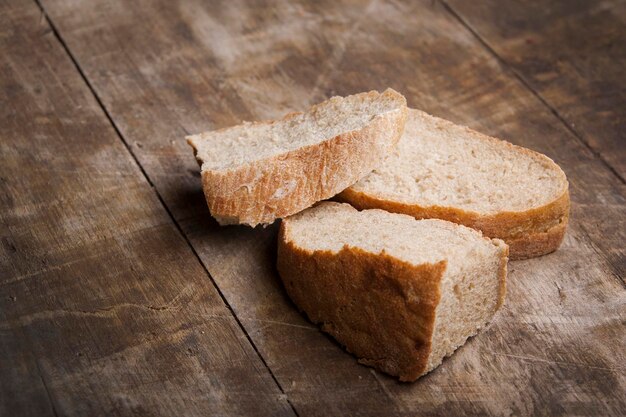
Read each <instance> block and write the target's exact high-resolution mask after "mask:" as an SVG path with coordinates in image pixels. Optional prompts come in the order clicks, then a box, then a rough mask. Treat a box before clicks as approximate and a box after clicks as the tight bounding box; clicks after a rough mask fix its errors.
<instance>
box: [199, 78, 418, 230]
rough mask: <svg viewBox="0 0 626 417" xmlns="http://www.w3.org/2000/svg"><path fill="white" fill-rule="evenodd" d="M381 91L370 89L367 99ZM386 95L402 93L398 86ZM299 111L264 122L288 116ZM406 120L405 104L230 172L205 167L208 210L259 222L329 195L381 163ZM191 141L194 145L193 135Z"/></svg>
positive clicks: (229, 219) (233, 220)
mask: <svg viewBox="0 0 626 417" xmlns="http://www.w3.org/2000/svg"><path fill="white" fill-rule="evenodd" d="M377 94H378V93H376V92H370V93H367V94H365V97H364V99H367V98H368V96H370V95H377ZM385 94H390V95H392V96H393V97H395V99H398V96H399V97H402V96H401V95H399V94H398V93H396V92H395V91H389V90H388V91H386V92H384V93H383V95H385ZM402 99H403V100H404V98H403V97H402ZM297 114H298V113H291V114H289V115H287V116H285V118H283V119H282V120H280V121H274V122H265V123H278V122H284V121H288V120H289V119H292V118H294V117H296V116H297ZM406 119H407V108H406V105H403V106H401V107H400V108H398V109H397V110H393V111H390V112H386V113H382V114H379V115H377V116H375V117H374V118H373V119H372V120H371V122H370V123H368V124H367V125H366V126H364V127H363V128H362V129H359V130H354V131H350V132H345V133H343V134H340V135H338V136H335V137H334V138H331V139H329V140H326V141H324V142H321V143H318V144H314V145H309V146H306V147H302V148H299V149H295V150H293V151H290V152H287V153H285V154H281V155H277V156H273V157H270V158H266V159H263V160H259V161H255V162H253V163H250V164H247V165H244V166H240V167H237V168H235V169H231V170H228V171H211V170H203V171H202V185H203V190H204V194H205V196H206V200H207V204H208V206H209V210H210V211H211V214H212V215H213V216H214V217H215V218H216V219H217V221H218V222H219V223H220V224H222V225H225V224H239V223H242V224H247V225H250V226H256V225H257V224H269V223H272V222H273V221H274V220H275V219H276V218H281V217H285V216H288V215H290V214H294V213H297V212H299V211H301V210H303V209H305V208H307V207H309V206H311V205H312V204H313V203H315V202H317V201H320V200H324V199H327V198H330V197H332V196H334V195H335V194H337V193H339V192H340V191H342V190H343V189H345V188H346V187H349V186H350V185H352V184H354V183H355V182H356V181H358V180H359V179H360V178H362V177H363V176H365V175H366V174H367V173H368V172H370V171H371V170H372V169H374V168H376V167H378V166H380V164H381V163H382V162H383V160H384V158H385V157H386V156H387V155H388V154H389V153H391V152H392V150H393V148H394V147H395V145H396V144H397V142H398V140H399V139H400V137H401V135H402V132H403V130H404V125H405V123H406ZM188 142H189V143H190V144H191V145H192V146H194V145H193V143H192V141H191V140H189V139H188ZM194 149H195V148H194Z"/></svg>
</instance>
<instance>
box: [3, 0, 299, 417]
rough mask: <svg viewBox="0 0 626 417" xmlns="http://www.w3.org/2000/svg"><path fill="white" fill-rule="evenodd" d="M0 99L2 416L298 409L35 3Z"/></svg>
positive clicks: (16, 28) (8, 31)
mask: <svg viewBox="0 0 626 417" xmlns="http://www.w3.org/2000/svg"><path fill="white" fill-rule="evenodd" d="M0 103H2V104H1V105H0V239H1V242H0V415H1V416H7V417H9V416H28V415H33V416H44V415H63V416H66V415H68V416H70V415H89V416H91V415H130V414H136V415H180V414H181V411H182V410H184V414H185V415H208V414H212V413H213V414H232V415H237V414H239V415H241V414H258V415H263V416H265V415H274V414H276V415H278V414H281V415H292V409H291V408H290V406H289V404H288V402H287V401H286V399H285V398H284V395H282V394H281V392H280V390H279V389H278V386H277V385H276V383H275V382H274V381H273V379H272V377H271V375H270V373H269V372H268V370H267V368H266V367H265V366H264V365H263V363H262V361H261V360H260V358H259V357H258V355H257V353H256V352H255V351H254V349H253V347H252V346H251V345H250V343H249V341H248V339H247V338H246V335H245V334H244V333H243V331H242V330H241V328H240V327H239V326H238V324H237V322H236V321H235V318H234V317H233V315H232V313H231V312H230V311H229V309H228V308H227V307H226V306H225V305H224V303H223V301H222V299H221V298H220V296H219V294H218V292H217V291H216V289H215V287H214V285H213V284H212V282H211V280H210V278H209V276H208V274H207V272H206V271H205V270H204V269H203V267H202V265H201V263H200V262H199V261H198V259H197V258H196V257H195V256H194V254H193V252H192V250H191V249H190V247H189V245H188V244H187V243H186V241H185V239H184V238H183V236H182V235H181V234H180V232H179V231H178V229H177V228H176V226H175V224H174V223H173V222H172V219H171V218H170V216H169V215H168V214H167V212H166V211H165V209H164V207H163V206H162V204H161V203H160V201H159V199H158V197H157V195H156V194H155V192H154V190H153V189H152V188H151V186H150V184H149V183H148V182H147V181H146V178H145V177H144V176H143V174H142V173H141V171H140V169H139V167H138V166H137V164H136V163H135V161H134V160H133V158H132V156H131V155H130V153H129V152H128V150H127V149H126V148H125V147H124V145H123V143H122V142H121V140H120V139H119V138H118V137H117V135H116V134H115V131H114V130H113V128H112V127H111V126H110V124H109V123H108V121H107V119H106V117H105V115H104V113H103V112H102V110H101V109H100V108H99V106H98V104H97V103H96V101H95V99H94V98H93V96H92V94H91V93H90V91H89V89H88V88H87V86H86V85H85V83H84V81H83V80H82V79H81V77H80V75H79V73H78V72H77V71H76V69H75V67H74V66H73V64H72V62H71V60H70V59H69V57H68V56H67V54H66V53H65V51H64V50H63V48H62V46H61V44H60V43H59V42H58V40H57V39H56V38H55V37H54V34H53V33H52V32H51V30H50V27H49V26H48V25H47V23H46V20H45V19H44V18H43V16H42V15H41V13H40V10H39V9H38V7H37V5H36V4H35V3H31V2H24V1H20V0H15V1H8V2H7V1H5V2H2V4H1V5H0Z"/></svg>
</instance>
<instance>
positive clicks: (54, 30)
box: [34, 0, 299, 417]
mask: <svg viewBox="0 0 626 417" xmlns="http://www.w3.org/2000/svg"><path fill="white" fill-rule="evenodd" d="M34 2H35V3H36V5H37V6H38V7H39V9H40V11H41V14H42V16H43V17H44V18H45V20H46V22H47V24H48V25H49V26H50V28H51V30H52V33H53V34H54V37H55V38H56V39H57V41H58V42H59V43H60V44H61V46H62V48H63V50H64V51H65V53H66V54H67V56H68V57H69V58H70V60H71V62H72V64H73V65H74V68H75V69H76V71H78V73H79V75H80V77H81V78H82V80H83V81H84V82H85V84H86V86H87V88H88V89H89V91H90V92H91V94H92V95H93V97H94V99H95V100H96V102H97V103H98V106H99V107H100V108H101V109H102V111H103V112H104V115H105V116H106V118H107V120H108V121H109V123H110V124H111V126H112V127H113V129H114V130H115V133H116V134H117V136H118V138H119V139H120V140H121V142H122V144H123V145H124V147H125V148H126V150H127V151H128V152H129V153H130V155H131V157H132V159H133V160H134V162H135V164H136V165H137V166H138V167H139V169H140V171H141V173H142V175H143V176H144V178H145V179H146V181H147V182H148V184H149V185H150V187H151V188H152V190H153V191H154V193H155V194H156V196H157V198H158V199H159V202H160V203H161V205H162V206H163V208H164V209H165V211H166V213H167V214H168V216H169V217H170V219H171V220H172V222H173V223H174V226H176V229H177V230H178V232H179V233H180V235H181V236H182V238H183V239H184V240H185V242H186V243H187V245H188V246H189V248H190V249H191V251H192V253H193V254H194V256H195V257H196V259H197V260H198V262H200V265H202V268H203V269H204V271H205V272H206V273H207V275H208V276H209V279H210V280H211V283H212V284H213V286H214V287H215V289H216V291H217V293H218V294H219V296H220V298H221V299H222V302H223V303H224V304H225V305H226V307H227V308H228V310H229V311H230V313H231V315H232V316H233V318H234V319H235V322H236V323H237V325H238V326H239V328H240V329H241V331H242V332H243V333H244V335H245V336H246V339H247V340H248V343H250V346H252V348H253V349H254V351H255V353H256V354H257V357H258V358H259V359H260V360H261V363H262V364H263V366H265V368H266V369H267V371H268V372H269V374H270V376H271V377H272V379H273V380H274V383H275V384H276V386H277V387H278V389H279V390H280V392H281V394H282V395H283V396H284V398H285V400H286V401H287V404H289V407H291V410H292V411H293V413H294V414H295V415H296V417H299V414H298V412H297V411H296V409H295V407H294V405H293V404H292V403H291V401H290V400H289V397H288V395H287V394H286V393H285V390H284V389H283V387H282V386H281V384H280V383H279V382H278V379H277V378H276V376H275V375H274V373H273V372H272V369H271V368H270V367H269V365H268V364H267V362H266V361H265V359H264V358H263V355H261V353H260V352H259V349H258V348H257V346H256V344H255V343H254V342H253V341H252V338H251V337H250V335H249V334H248V332H247V331H246V329H245V327H244V326H243V324H242V323H241V321H240V320H239V317H237V315H236V314H235V311H234V310H233V308H232V306H231V305H230V303H228V301H227V299H226V297H225V296H224V294H223V293H222V291H221V290H220V288H219V286H218V285H217V283H216V282H215V280H214V279H213V276H212V275H211V273H210V272H209V270H208V268H207V266H206V265H205V264H204V262H203V261H202V259H201V258H200V255H199V254H198V252H197V251H196V249H195V248H194V247H193V245H192V244H191V242H190V241H189V238H188V237H187V235H185V233H184V232H183V230H182V228H181V226H180V224H179V223H178V222H177V221H176V219H175V218H174V215H173V214H172V212H171V211H170V209H169V208H168V206H167V204H165V201H164V200H163V197H162V196H161V194H160V193H159V192H158V190H157V189H156V187H155V186H154V184H153V182H152V180H151V179H150V177H149V176H148V173H147V172H146V171H145V169H144V168H143V166H142V165H141V163H140V162H139V159H138V158H137V156H136V155H135V153H134V152H133V151H132V149H131V147H130V145H129V144H128V142H127V141H126V140H125V138H124V135H123V134H122V132H121V131H120V129H119V128H118V126H117V124H116V123H115V121H114V120H113V118H112V116H111V114H110V113H109V111H108V110H107V108H106V107H105V106H104V103H103V102H102V100H101V99H100V96H99V95H98V94H97V93H96V90H95V88H94V87H93V85H92V84H91V82H90V81H89V79H88V78H87V76H86V75H85V73H84V72H83V70H82V68H81V67H80V64H79V63H78V61H77V59H76V58H75V57H74V55H73V54H72V52H71V51H70V49H69V47H68V45H67V44H66V42H65V40H64V39H63V37H62V36H61V33H60V32H59V30H58V29H57V27H56V25H55V24H54V22H52V19H51V18H50V16H49V15H48V13H47V12H46V10H45V8H44V6H43V4H42V3H41V0H34ZM40 376H41V375H40ZM42 381H43V377H42ZM44 387H45V388H46V392H47V393H48V397H49V399H50V402H51V403H52V398H51V397H50V392H49V391H48V388H47V386H46V385H45V381H44ZM53 412H54V414H55V416H56V415H57V413H56V410H55V409H54V405H53Z"/></svg>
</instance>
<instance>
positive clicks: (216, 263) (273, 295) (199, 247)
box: [44, 0, 626, 415]
mask: <svg viewBox="0 0 626 417" xmlns="http://www.w3.org/2000/svg"><path fill="white" fill-rule="evenodd" d="M44 6H45V8H46V10H47V11H48V12H49V13H50V16H51V17H52V20H53V22H54V23H55V24H56V26H57V27H58V29H59V31H60V34H61V36H62V37H63V38H64V39H65V41H66V42H67V45H68V47H69V48H70V50H71V51H72V53H73V54H74V56H75V57H76V59H77V61H78V63H79V65H80V67H81V68H82V70H83V71H84V73H85V75H86V76H87V78H88V79H89V81H90V82H91V84H92V85H93V87H94V90H95V91H96V93H97V94H98V95H99V97H100V98H101V101H102V103H103V105H104V107H105V108H106V109H107V111H108V112H109V114H110V115H111V117H112V119H113V121H114V123H115V124H116V126H117V127H118V128H119V130H120V132H121V133H122V135H123V138H124V140H125V141H126V142H127V144H128V145H129V146H130V148H131V149H132V151H133V152H134V154H135V155H136V156H137V158H138V160H139V162H140V163H141V165H142V167H143V168H144V170H145V171H146V173H147V175H148V176H149V178H150V179H151V181H152V182H153V183H154V185H155V188H156V190H157V191H158V193H159V194H160V195H161V197H162V198H163V200H164V202H165V204H166V205H167V206H168V208H169V210H170V211H171V212H172V214H173V216H174V218H175V219H176V221H177V223H178V224H179V225H180V227H181V228H182V229H183V231H184V232H185V234H186V236H187V237H188V239H189V240H190V242H191V243H192V245H193V246H194V248H195V250H196V251H197V253H198V254H199V255H200V258H201V260H202V262H203V263H204V265H205V266H206V267H207V269H208V270H209V272H210V273H211V275H212V276H213V278H214V279H215V281H216V282H217V284H218V286H219V288H220V290H221V292H222V293H223V294H224V296H225V298H226V300H227V302H228V303H229V304H230V306H231V307H232V309H233V311H234V312H235V314H236V315H237V316H238V318H239V320H240V321H241V322H242V323H243V325H244V327H245V329H246V330H247V332H248V334H249V336H250V338H251V340H252V341H253V343H254V344H255V345H256V348H257V349H258V350H259V352H260V353H261V355H262V357H263V358H264V360H265V361H266V362H267V364H268V365H269V367H270V369H271V371H272V372H273V374H274V376H275V377H276V379H277V381H278V382H279V384H280V385H281V388H282V390H283V391H284V392H285V394H286V395H287V396H288V398H289V400H290V401H291V403H292V405H293V406H294V408H295V410H296V411H297V412H298V414H299V415H328V414H343V415H392V414H409V413H415V412H421V413H423V414H426V415H432V414H436V413H446V414H451V415H503V414H504V415H507V414H512V415H533V414H550V415H563V414H582V415H592V414H598V415H620V414H621V411H623V409H624V407H625V406H626V398H625V397H624V391H625V390H624V388H625V386H626V381H625V379H626V378H625V375H624V373H625V370H624V367H623V363H624V359H625V358H624V344H625V340H624V316H625V315H626V311H625V305H624V301H625V298H624V284H623V281H622V280H621V278H622V277H623V273H624V270H625V269H626V268H625V265H624V248H623V244H622V242H623V241H624V237H625V236H624V227H623V226H624V224H623V219H624V218H625V216H624V214H625V213H624V211H625V210H624V195H625V191H624V186H623V184H622V183H621V182H620V181H619V180H618V179H617V178H616V177H615V175H614V174H613V173H612V172H611V171H610V170H608V169H607V168H606V166H605V165H604V164H603V163H602V162H601V161H599V160H598V159H597V158H596V157H595V156H594V155H593V154H592V153H591V152H590V151H589V150H588V148H586V147H585V146H583V145H582V144H581V142H580V141H578V140H577V139H576V138H575V137H574V136H573V135H572V134H571V132H570V131H568V130H567V129H566V128H565V127H564V126H563V124H562V123H561V121H560V120H559V119H557V118H556V117H555V116H554V115H553V113H552V112H551V110H550V109H548V108H547V107H545V105H544V104H543V103H542V102H541V101H539V100H538V99H537V97H536V96H535V94H533V93H532V92H530V91H529V90H528V89H527V88H526V87H525V86H524V85H523V84H522V83H520V82H519V80H518V79H517V78H516V77H515V76H513V75H512V74H510V73H508V72H507V71H506V70H503V68H502V67H501V66H500V64H499V63H498V61H497V60H496V59H494V58H493V56H492V55H491V53H489V52H488V51H487V50H485V48H484V47H483V45H481V44H480V43H479V42H478V41H477V40H476V39H475V38H474V36H473V35H472V34H471V33H470V32H468V31H467V30H466V28H465V27H464V26H463V25H462V24H460V23H459V22H458V21H457V19H456V18H455V17H454V16H452V15H451V14H450V13H449V12H448V11H447V10H446V9H445V8H444V7H442V6H440V5H439V4H438V3H435V4H433V3H431V2H429V1H424V2H419V3H397V2H396V3H390V4H380V3H377V2H371V3H369V4H361V3H360V2H330V1H322V2H315V3H314V4H305V3H299V2H286V1H285V2H277V3H276V4H263V5H253V4H244V2H242V1H229V2H211V4H206V2H201V1H199V0H197V1H180V2H175V1H158V2H157V1H147V0H145V1H135V2H124V1H121V0H117V1H106V2H105V1H104V0H100V1H94V2H89V4H85V3H82V4H81V3H76V2H70V1H66V0H49V1H45V2H44ZM387 86H392V87H394V88H396V89H398V90H399V91H402V92H404V93H405V94H406V95H407V98H408V100H409V103H410V104H411V105H412V106H415V107H420V108H423V109H425V110H428V111H430V112H432V113H434V114H437V115H441V116H444V117H448V118H450V119H452V120H454V121H457V122H461V123H465V124H468V125H471V126H473V127H476V128H478V129H480V130H482V131H485V132H487V133H491V134H496V135H501V136H504V137H507V138H509V139H511V140H512V141H514V142H516V143H519V144H523V145H526V146H529V147H532V148H533V149H537V150H540V151H542V152H545V153H547V154H548V155H549V156H551V157H553V158H554V159H555V160H556V161H557V162H558V163H560V164H561V165H562V166H563V167H564V169H565V171H566V173H567V174H568V176H569V178H570V180H571V188H572V199H573V218H572V226H571V229H570V231H569V233H568V235H567V237H566V241H565V243H564V246H563V248H562V249H561V250H560V251H559V252H557V253H555V254H553V255H549V256H547V257H544V258H541V259H535V260H529V261H524V262H517V263H513V264H511V268H510V269H511V274H510V281H509V293H508V295H509V297H508V300H507V304H506V307H505V308H504V310H503V311H502V312H501V314H500V315H499V316H498V318H497V319H496V321H495V322H494V324H493V325H492V326H491V327H490V328H489V329H488V330H487V331H486V332H484V333H483V334H482V335H480V336H479V337H477V338H474V339H472V340H471V341H470V342H469V343H468V345H467V346H465V347H464V348H462V349H460V350H459V352H458V353H457V354H456V355H454V356H453V357H452V358H450V359H449V360H447V361H446V362H445V363H444V365H443V366H442V367H440V368H439V369H438V370H436V371H435V372H433V373H432V374H430V375H428V376H427V377H425V378H423V379H421V380H420V381H418V382H417V383H415V384H400V383H398V382H396V381H395V380H393V379H391V378H388V377H386V376H384V375H382V374H379V373H376V372H374V371H371V370H369V369H368V368H365V367H363V366H360V365H358V364H357V363H356V361H355V360H354V359H353V358H352V357H351V356H349V355H347V354H345V353H344V352H343V351H342V349H341V348H340V347H339V346H337V345H336V344H335V343H334V342H333V341H332V340H330V339H329V338H327V337H326V336H324V335H323V334H321V333H320V332H319V331H318V330H317V329H315V328H314V327H313V326H311V325H310V324H309V323H308V322H307V321H306V320H305V319H304V318H303V317H302V316H301V315H300V314H298V313H297V311H296V310H295V308H294V307H293V305H292V304H291V303H290V302H289V300H288V299H287V298H286V296H285V294H284V292H283V290H282V287H281V285H280V282H279V279H278V277H277V275H276V272H275V268H274V260H275V259H274V257H275V227H270V228H267V229H258V230H257V229H255V230H251V229H246V228H242V227H226V228H219V227H217V225H216V224H215V223H214V222H213V221H212V220H211V219H210V217H209V215H208V212H207V210H206V208H205V205H204V201H203V197H202V194H201V191H200V184H199V180H198V169H197V165H196V163H195V161H194V160H193V157H192V154H191V151H190V149H189V148H188V147H187V146H186V144H184V142H183V140H182V137H183V136H184V135H185V134H186V133H188V132H198V131H201V130H204V129H209V128H216V127H223V126H227V125H229V124H233V123H236V122H239V121H240V120H243V119H246V120H251V119H263V118H267V117H275V116H279V115H280V114H282V113H284V112H286V111H290V110H293V109H303V108H305V107H306V106H308V105H309V104H312V103H314V102H316V101H319V100H321V99H323V98H325V97H327V96H328V95H330V94H333V93H340V94H347V93H352V92H356V91H361V90H364V89H374V88H375V89H383V88H385V87H387Z"/></svg>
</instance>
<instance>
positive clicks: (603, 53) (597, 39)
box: [446, 0, 626, 181]
mask: <svg viewBox="0 0 626 417" xmlns="http://www.w3.org/2000/svg"><path fill="white" fill-rule="evenodd" d="M446 2H447V3H449V5H450V6H451V7H452V9H453V10H454V12H455V13H457V15H458V16H459V18H461V19H462V20H463V21H464V22H465V24H466V25H468V27H470V28H471V29H472V30H473V31H474V32H475V33H476V34H477V36H479V37H480V38H481V39H482V40H483V41H484V42H485V43H486V44H487V45H488V46H489V47H490V48H492V50H493V51H494V52H495V53H496V54H497V55H498V56H499V57H500V58H501V59H503V60H504V61H505V62H506V64H507V65H510V66H511V67H512V68H513V70H514V71H515V73H516V74H517V75H518V76H519V77H521V78H522V79H523V80H524V82H525V83H527V84H528V85H529V86H530V88H531V89H532V90H533V91H535V92H536V93H537V94H538V95H539V96H540V97H541V98H542V99H543V100H545V101H546V102H547V104H548V105H549V106H550V107H551V108H553V109H554V111H555V112H556V113H557V114H558V115H559V117H561V118H562V119H563V122H564V123H565V124H566V125H567V126H568V127H569V128H570V129H571V130H572V131H573V132H574V134H575V135H577V136H578V137H580V138H581V140H583V141H584V142H585V143H587V144H588V145H589V146H590V147H591V148H592V149H593V150H594V151H595V152H597V153H598V154H599V155H600V156H601V158H603V159H605V160H606V161H607V163H608V164H609V165H610V166H611V167H612V168H613V169H614V170H615V172H616V174H617V175H619V176H620V177H621V179H622V181H623V180H624V178H625V177H626V143H625V138H624V132H626V90H625V89H624V79H625V68H626V30H624V27H625V26H626V1H623V0H603V1H571V0H557V1H550V2H545V1H541V0H533V1H524V2H519V1H509V0H505V1H501V0H489V1H481V2H468V1H462V0H461V1H459V0H446Z"/></svg>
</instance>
